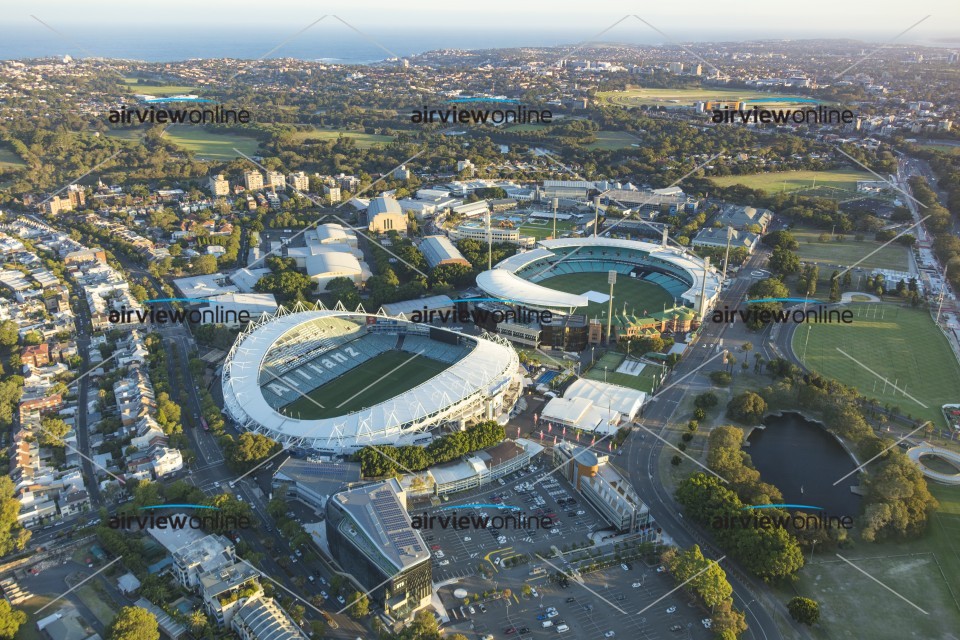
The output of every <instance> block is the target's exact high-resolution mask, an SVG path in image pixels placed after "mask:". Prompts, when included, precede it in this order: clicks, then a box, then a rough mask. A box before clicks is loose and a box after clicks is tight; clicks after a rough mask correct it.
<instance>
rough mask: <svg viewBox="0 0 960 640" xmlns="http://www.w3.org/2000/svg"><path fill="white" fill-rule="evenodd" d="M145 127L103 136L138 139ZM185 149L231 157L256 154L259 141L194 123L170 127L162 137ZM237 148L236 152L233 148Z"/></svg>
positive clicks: (218, 157)
mask: <svg viewBox="0 0 960 640" xmlns="http://www.w3.org/2000/svg"><path fill="white" fill-rule="evenodd" d="M144 133H146V129H114V130H112V131H109V132H107V134H106V135H108V136H110V137H111V138H118V139H120V140H127V141H134V142H136V141H138V140H139V139H140V138H142V137H143V135H144ZM163 137H164V138H166V139H167V140H170V141H172V142H174V143H176V144H177V145H179V146H180V147H183V148H184V149H186V150H188V151H193V152H194V153H195V154H196V155H197V158H198V159H200V160H233V159H234V158H239V157H241V156H240V155H239V154H238V153H237V151H240V152H241V153H243V154H244V155H248V156H251V155H256V153H257V148H258V147H259V146H260V141H259V140H257V139H256V138H252V137H250V136H241V135H237V134H235V133H221V132H218V131H215V130H211V129H204V128H203V127H198V126H194V125H189V126H188V125H179V126H176V127H171V128H169V129H168V130H167V132H166V133H165V134H164V136H163ZM234 149H236V150H237V151H234Z"/></svg>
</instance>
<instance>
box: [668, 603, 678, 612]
mask: <svg viewBox="0 0 960 640" xmlns="http://www.w3.org/2000/svg"><path fill="white" fill-rule="evenodd" d="M676 612H677V607H676V605H674V606H672V607H667V613H676Z"/></svg>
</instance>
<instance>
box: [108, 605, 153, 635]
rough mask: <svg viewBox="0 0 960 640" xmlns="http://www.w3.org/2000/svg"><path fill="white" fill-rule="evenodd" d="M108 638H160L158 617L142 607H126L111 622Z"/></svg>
mask: <svg viewBox="0 0 960 640" xmlns="http://www.w3.org/2000/svg"><path fill="white" fill-rule="evenodd" d="M107 640H160V630H159V628H158V626H157V618H156V616H154V615H153V614H152V613H150V612H149V611H147V610H146V609H143V608H141V607H124V608H122V609H120V612H119V613H118V614H117V617H115V618H114V619H113V622H111V623H110V627H109V628H108V629H107Z"/></svg>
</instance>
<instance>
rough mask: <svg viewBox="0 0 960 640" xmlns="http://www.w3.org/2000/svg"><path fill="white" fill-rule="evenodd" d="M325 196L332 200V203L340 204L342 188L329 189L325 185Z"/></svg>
mask: <svg viewBox="0 0 960 640" xmlns="http://www.w3.org/2000/svg"><path fill="white" fill-rule="evenodd" d="M323 195H325V196H327V197H328V198H330V203H331V204H333V203H334V202H340V187H328V186H326V185H324V187H323Z"/></svg>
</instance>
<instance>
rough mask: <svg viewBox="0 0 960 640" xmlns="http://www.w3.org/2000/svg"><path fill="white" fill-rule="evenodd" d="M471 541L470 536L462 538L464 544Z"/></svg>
mask: <svg viewBox="0 0 960 640" xmlns="http://www.w3.org/2000/svg"><path fill="white" fill-rule="evenodd" d="M471 540H473V538H471V537H470V536H464V537H463V541H464V542H470V541H471Z"/></svg>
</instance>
